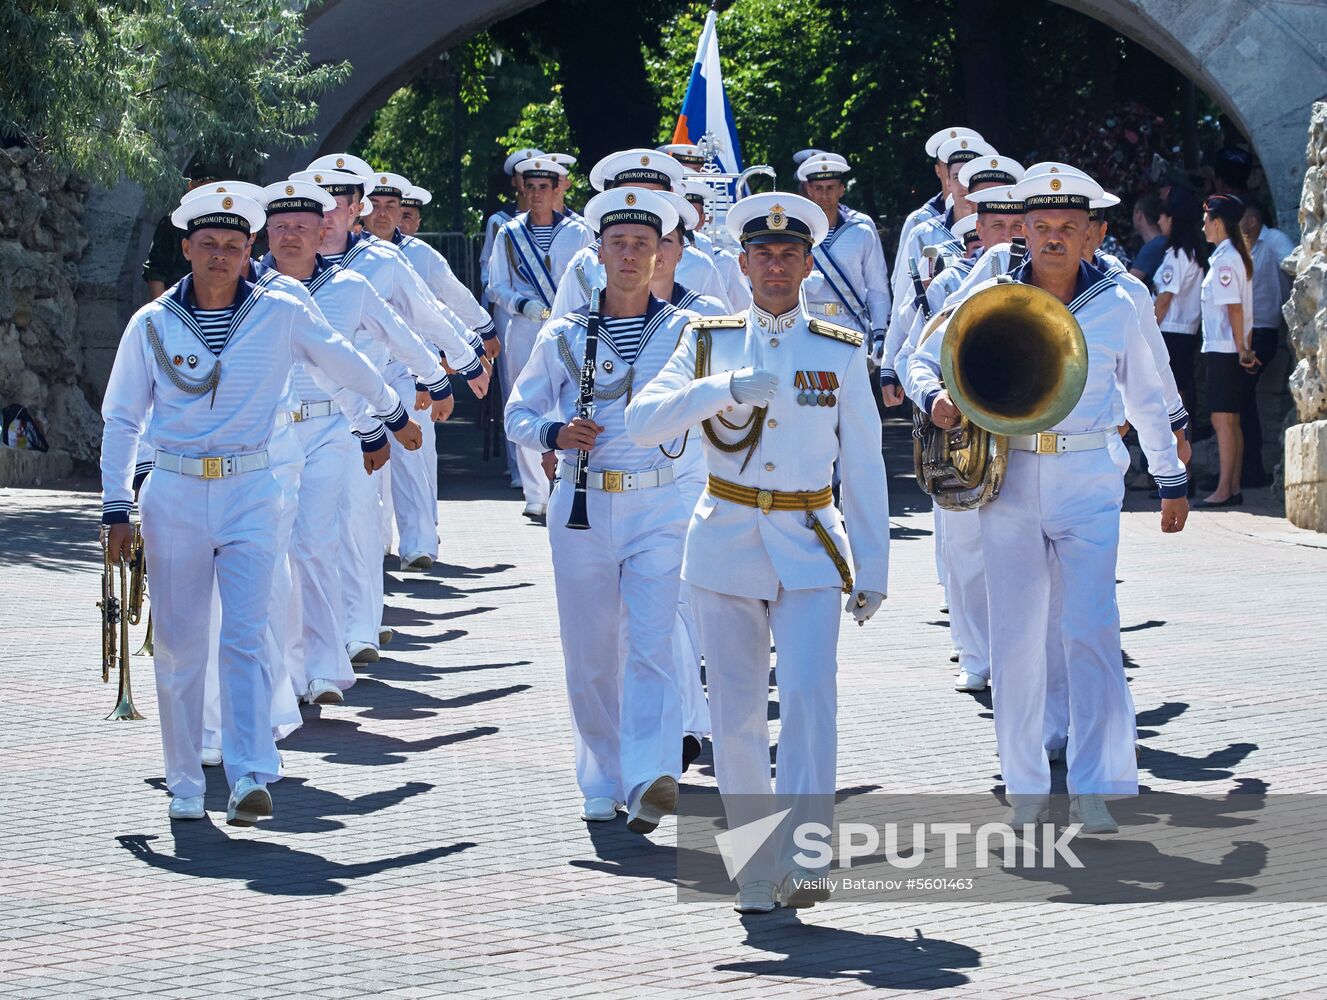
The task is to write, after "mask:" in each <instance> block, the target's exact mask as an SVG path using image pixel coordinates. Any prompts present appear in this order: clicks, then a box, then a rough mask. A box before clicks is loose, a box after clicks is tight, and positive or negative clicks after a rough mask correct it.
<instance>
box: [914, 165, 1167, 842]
mask: <svg viewBox="0 0 1327 1000" xmlns="http://www.w3.org/2000/svg"><path fill="white" fill-rule="evenodd" d="M1010 194H1011V195H1012V197H1013V198H1015V199H1017V200H1021V201H1023V203H1024V207H1025V209H1026V215H1025V224H1026V229H1027V242H1028V258H1027V261H1026V262H1025V263H1024V264H1023V265H1022V266H1021V267H1019V268H1018V269H1017V270H1016V271H1015V272H1014V273H1013V276H1012V280H1015V281H1020V282H1023V283H1026V284H1031V285H1035V286H1037V287H1038V288H1041V289H1043V290H1045V291H1047V292H1049V293H1050V294H1052V295H1054V296H1055V297H1056V298H1058V299H1059V300H1060V301H1061V302H1063V303H1065V304H1066V305H1067V306H1068V308H1069V310H1070V312H1071V313H1073V315H1074V317H1075V319H1076V320H1077V322H1078V324H1079V326H1080V327H1081V328H1082V331H1083V335H1084V337H1085V339H1086V342H1087V348H1088V366H1087V383H1086V386H1085V388H1084V390H1083V394H1082V396H1081V398H1080V399H1079V401H1078V403H1077V405H1076V406H1075V407H1074V409H1073V410H1072V411H1071V412H1070V414H1069V416H1068V417H1066V418H1065V419H1064V420H1062V421H1061V422H1060V423H1059V424H1057V425H1056V426H1055V427H1053V428H1050V429H1049V430H1048V431H1047V432H1045V433H1042V434H1038V435H1029V436H1028V437H1027V438H1020V437H1014V438H1011V439H1010V453H1009V464H1008V468H1007V472H1006V476H1005V481H1004V487H1003V489H1002V491H1001V493H1000V496H999V498H998V499H997V500H996V501H995V502H993V503H989V504H987V505H985V506H983V507H981V508H980V509H979V516H980V524H981V541H982V550H983V553H984V555H985V563H986V565H985V569H986V579H987V588H986V590H987V599H988V602H989V606H990V652H991V667H992V679H993V681H994V687H995V700H994V705H995V730H996V739H997V743H998V749H999V754H1000V769H1001V771H1002V773H1003V776H1004V782H1005V786H1006V788H1007V789H1008V793H1009V800H1010V802H1011V804H1012V805H1013V807H1014V812H1013V818H1012V823H1013V825H1015V826H1022V825H1023V824H1024V823H1037V822H1042V821H1044V819H1045V818H1046V817H1047V815H1048V809H1049V804H1048V798H1049V793H1050V764H1049V761H1048V758H1047V754H1046V750H1045V747H1044V745H1043V724H1044V718H1045V708H1046V671H1047V664H1046V644H1047V635H1048V628H1049V627H1050V622H1049V620H1048V617H1049V608H1050V606H1051V600H1052V598H1051V594H1050V589H1051V586H1052V581H1053V579H1054V574H1055V572H1056V571H1057V570H1058V573H1059V582H1060V586H1061V588H1062V594H1061V599H1062V614H1061V626H1062V635H1063V646H1064V652H1065V658H1066V660H1067V662H1069V663H1072V664H1073V670H1072V671H1070V672H1069V676H1068V687H1069V703H1070V726H1069V746H1068V766H1069V776H1068V786H1069V794H1070V815H1071V818H1072V820H1073V821H1074V822H1079V823H1082V824H1083V829H1084V832H1086V833H1113V832H1115V831H1116V830H1117V829H1118V827H1117V825H1116V823H1115V821H1114V819H1113V818H1112V817H1111V815H1110V812H1109V811H1108V810H1107V808H1106V804H1105V800H1104V799H1103V796H1104V795H1132V794H1136V793H1137V791H1138V765H1137V761H1136V759H1135V756H1134V708H1133V701H1132V698H1131V697H1130V694H1129V687H1128V683H1127V682H1126V680H1125V676H1124V670H1123V668H1122V665H1121V663H1120V635H1119V628H1120V623H1119V610H1118V607H1117V605H1116V603H1115V565H1116V553H1117V548H1118V544H1119V528H1120V502H1121V499H1122V496H1123V482H1122V479H1121V477H1120V473H1119V469H1118V468H1117V467H1116V466H1115V464H1114V463H1113V461H1112V460H1111V457H1110V453H1109V451H1108V450H1107V441H1108V436H1109V435H1111V434H1115V433H1116V427H1117V426H1118V425H1119V424H1121V423H1123V422H1124V420H1125V419H1128V421H1129V422H1130V423H1131V424H1133V426H1134V427H1135V428H1137V430H1138V437H1139V441H1140V442H1141V443H1142V446H1143V449H1144V451H1145V452H1146V453H1147V456H1148V460H1149V462H1150V464H1151V468H1152V471H1153V474H1154V476H1155V477H1156V479H1157V482H1158V485H1159V487H1160V490H1161V495H1162V498H1163V499H1162V501H1161V529H1162V531H1164V532H1175V531H1180V530H1181V529H1182V528H1183V527H1184V522H1185V518H1186V516H1187V514H1188V502H1187V500H1186V499H1185V493H1186V479H1185V473H1184V466H1183V465H1181V464H1180V461H1179V458H1178V457H1177V455H1176V452H1175V439H1174V437H1173V436H1172V434H1171V432H1170V421H1169V418H1168V415H1167V413H1166V407H1165V404H1164V402H1163V398H1162V390H1161V380H1160V378H1159V377H1158V376H1157V370H1156V364H1155V361H1154V359H1153V357H1152V355H1151V353H1150V352H1149V350H1148V348H1147V344H1146V342H1145V341H1144V340H1143V335H1142V332H1141V330H1140V328H1139V324H1138V316H1137V310H1136V309H1135V308H1134V305H1133V302H1132V300H1131V299H1130V297H1129V294H1128V293H1127V292H1126V291H1125V290H1124V289H1123V288H1121V287H1120V286H1119V285H1118V284H1117V283H1116V282H1115V281H1114V280H1112V279H1110V278H1107V277H1106V276H1105V275H1104V274H1103V273H1102V272H1101V271H1099V270H1097V269H1096V268H1095V267H1093V266H1092V265H1090V264H1088V263H1086V262H1085V261H1084V260H1083V259H1082V257H1083V254H1084V251H1085V250H1086V248H1087V247H1088V246H1089V243H1090V240H1091V228H1090V224H1089V221H1088V211H1089V206H1090V204H1091V202H1092V201H1093V200H1096V199H1101V198H1102V196H1103V194H1104V192H1102V190H1101V188H1100V186H1099V185H1098V184H1097V183H1096V182H1095V181H1093V180H1092V179H1090V178H1088V177H1086V176H1085V175H1078V174H1058V175H1057V174H1049V173H1047V174H1041V175H1039V176H1036V177H1026V178H1025V179H1024V180H1023V181H1021V182H1020V183H1018V184H1016V185H1014V187H1013V189H1012V190H1011V192H1010ZM992 284H994V282H989V283H986V284H984V285H979V286H978V287H977V288H976V289H974V292H973V294H977V293H978V292H980V291H981V290H982V289H983V288H985V287H989V286H990V285H992ZM944 333H945V326H943V325H942V326H941V327H940V328H939V329H938V330H937V331H936V332H935V333H934V334H933V335H932V336H931V337H930V338H929V339H928V340H927V341H926V342H925V343H924V344H923V345H922V346H921V347H920V348H919V350H918V351H917V353H916V354H914V355H913V357H912V361H911V363H910V366H909V377H910V378H911V379H912V380H913V383H914V384H915V386H916V387H917V390H918V391H919V394H920V396H921V398H922V399H923V403H924V408H925V409H926V411H927V412H928V413H929V415H930V417H931V419H932V420H933V421H934V422H935V424H936V426H937V427H939V428H941V429H949V428H952V427H954V426H956V425H957V424H958V421H959V417H960V414H959V411H958V409H957V408H956V407H955V405H954V403H953V402H952V400H951V399H950V398H949V394H948V392H947V391H945V389H944V387H943V386H942V385H941V382H940V361H939V359H940V348H941V344H942V343H943V340H944Z"/></svg>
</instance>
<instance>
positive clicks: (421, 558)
mask: <svg viewBox="0 0 1327 1000" xmlns="http://www.w3.org/2000/svg"><path fill="white" fill-rule="evenodd" d="M401 568H402V569H403V570H411V571H412V572H415V573H427V572H428V571H429V570H430V569H432V568H433V557H432V556H431V555H428V554H427V553H425V552H421V553H419V555H415V556H402V557H401Z"/></svg>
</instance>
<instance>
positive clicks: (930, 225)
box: [880, 130, 1007, 406]
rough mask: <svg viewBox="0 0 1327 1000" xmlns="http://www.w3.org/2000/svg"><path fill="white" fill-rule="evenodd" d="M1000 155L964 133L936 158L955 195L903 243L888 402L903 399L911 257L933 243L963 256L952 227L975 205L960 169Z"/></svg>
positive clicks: (886, 360) (889, 342) (885, 378)
mask: <svg viewBox="0 0 1327 1000" xmlns="http://www.w3.org/2000/svg"><path fill="white" fill-rule="evenodd" d="M955 131H956V130H955ZM998 155H999V154H998V153H996V151H995V150H994V149H993V148H991V146H989V145H988V144H987V143H985V142H983V141H981V140H980V139H976V138H972V137H970V136H966V135H963V134H961V133H960V134H959V135H958V136H957V137H956V138H952V139H946V140H945V141H944V142H942V143H941V144H940V147H939V149H938V150H937V151H936V158H937V159H938V160H940V161H941V162H942V163H944V164H945V169H946V170H947V171H948V177H949V197H951V198H953V205H952V207H950V208H949V209H947V210H946V211H945V213H944V214H943V215H937V216H936V217H935V218H932V219H928V220H926V221H924V222H918V223H917V224H916V225H915V226H913V228H912V229H911V230H910V231H909V232H908V235H907V238H906V239H904V240H903V241H902V242H901V243H900V244H899V259H900V260H901V261H902V262H903V269H902V270H901V271H895V272H894V276H893V282H894V288H893V297H894V298H893V301H894V306H893V309H894V312H893V316H891V318H890V329H889V332H888V334H887V336H886V340H885V348H884V353H883V355H882V357H881V363H880V384H881V390H880V395H881V397H882V398H883V399H884V401H885V404H886V405H887V406H897V405H898V404H899V403H901V402H903V388H902V381H901V379H900V378H899V375H898V371H897V369H896V368H895V365H896V363H897V360H896V355H897V354H898V351H899V348H900V347H901V346H903V339H904V337H905V336H906V335H907V330H906V328H905V324H903V323H902V322H898V321H899V319H900V313H901V311H902V309H903V306H904V304H905V303H907V302H910V301H912V298H913V296H912V295H911V294H910V292H911V286H912V276H911V272H910V271H909V270H908V261H910V260H913V259H916V260H917V261H921V260H922V259H923V257H924V256H925V253H924V251H925V250H926V249H927V248H928V247H933V246H934V247H941V248H942V249H949V248H952V252H953V254H954V256H955V257H961V256H963V248H962V246H961V245H960V244H959V243H958V242H957V241H956V240H955V239H954V233H953V230H952V228H951V227H952V226H953V225H954V223H955V222H957V221H958V220H959V219H961V218H963V217H964V216H965V215H971V214H972V212H973V211H974V207H973V205H972V203H971V202H969V201H968V200H967V193H968V191H967V188H965V187H964V186H963V184H962V182H961V181H960V180H959V172H960V171H961V170H962V169H963V167H964V166H965V165H966V164H968V163H971V162H972V161H973V160H975V159H977V158H978V157H994V156H998ZM1006 183H1007V182H1006ZM922 277H923V278H929V277H931V275H930V274H926V273H923V275H922ZM896 323H897V329H896V328H895V324H896Z"/></svg>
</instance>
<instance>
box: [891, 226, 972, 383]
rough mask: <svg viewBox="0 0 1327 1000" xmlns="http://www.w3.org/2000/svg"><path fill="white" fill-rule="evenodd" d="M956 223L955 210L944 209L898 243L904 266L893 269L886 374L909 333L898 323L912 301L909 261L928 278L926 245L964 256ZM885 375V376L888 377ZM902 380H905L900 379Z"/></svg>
mask: <svg viewBox="0 0 1327 1000" xmlns="http://www.w3.org/2000/svg"><path fill="white" fill-rule="evenodd" d="M953 224H954V216H953V213H952V212H945V213H944V214H943V215H937V216H936V217H935V218H933V219H927V220H926V221H925V222H919V223H917V225H915V226H913V227H912V231H911V232H909V233H908V238H907V239H906V240H904V241H903V243H902V244H901V245H900V246H899V258H900V259H901V260H902V262H903V265H902V267H901V268H900V269H899V270H896V271H895V272H894V275H893V278H892V279H891V280H892V282H893V296H894V304H893V312H892V315H891V316H890V323H889V332H888V334H887V336H886V337H885V351H884V356H883V359H882V363H881V365H880V367H881V368H882V369H883V370H884V373H885V374H893V373H895V372H896V371H897V369H896V368H895V367H894V365H895V361H896V358H897V355H898V351H899V348H900V347H902V346H903V340H904V338H905V337H906V336H907V333H908V331H907V327H906V324H904V323H901V322H898V320H899V314H900V312H901V311H902V309H903V307H904V305H906V304H907V303H909V302H911V301H912V298H913V295H912V271H911V270H910V268H909V267H908V262H909V261H910V260H914V259H915V260H916V261H917V266H918V268H919V269H920V271H921V274H922V276H923V277H926V275H927V270H926V261H925V259H924V257H923V254H922V251H924V250H925V249H926V248H927V247H932V246H935V247H944V248H945V252H947V253H952V254H953V256H955V257H962V256H963V255H964V254H963V244H962V243H960V242H959V241H958V239H957V238H955V236H954V234H953V232H951V231H950V229H949V227H950V226H951V225H953ZM885 374H882V376H881V377H882V378H884V377H885ZM899 381H902V380H901V379H900V380H899Z"/></svg>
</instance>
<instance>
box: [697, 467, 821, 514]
mask: <svg viewBox="0 0 1327 1000" xmlns="http://www.w3.org/2000/svg"><path fill="white" fill-rule="evenodd" d="M706 488H707V489H708V490H709V492H710V496H713V497H718V498H719V499H720V500H727V501H728V502H729V503H737V504H741V505H742V506H743V507H758V508H759V509H760V511H761V512H762V513H765V514H768V513H769V512H770V511H772V510H820V509H821V508H822V507H828V506H829V505H830V504H831V503H833V502H834V488H833V487H832V486H826V487H825V488H824V489H823V490H814V491H812V492H809V493H802V492H798V493H780V492H778V491H776V490H758V489H756V488H755V487H754V486H742V485H740V484H738V483H730V482H728V481H727V480H726V479H719V478H718V477H717V476H710V479H709V483H708V484H707V486H706Z"/></svg>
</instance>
